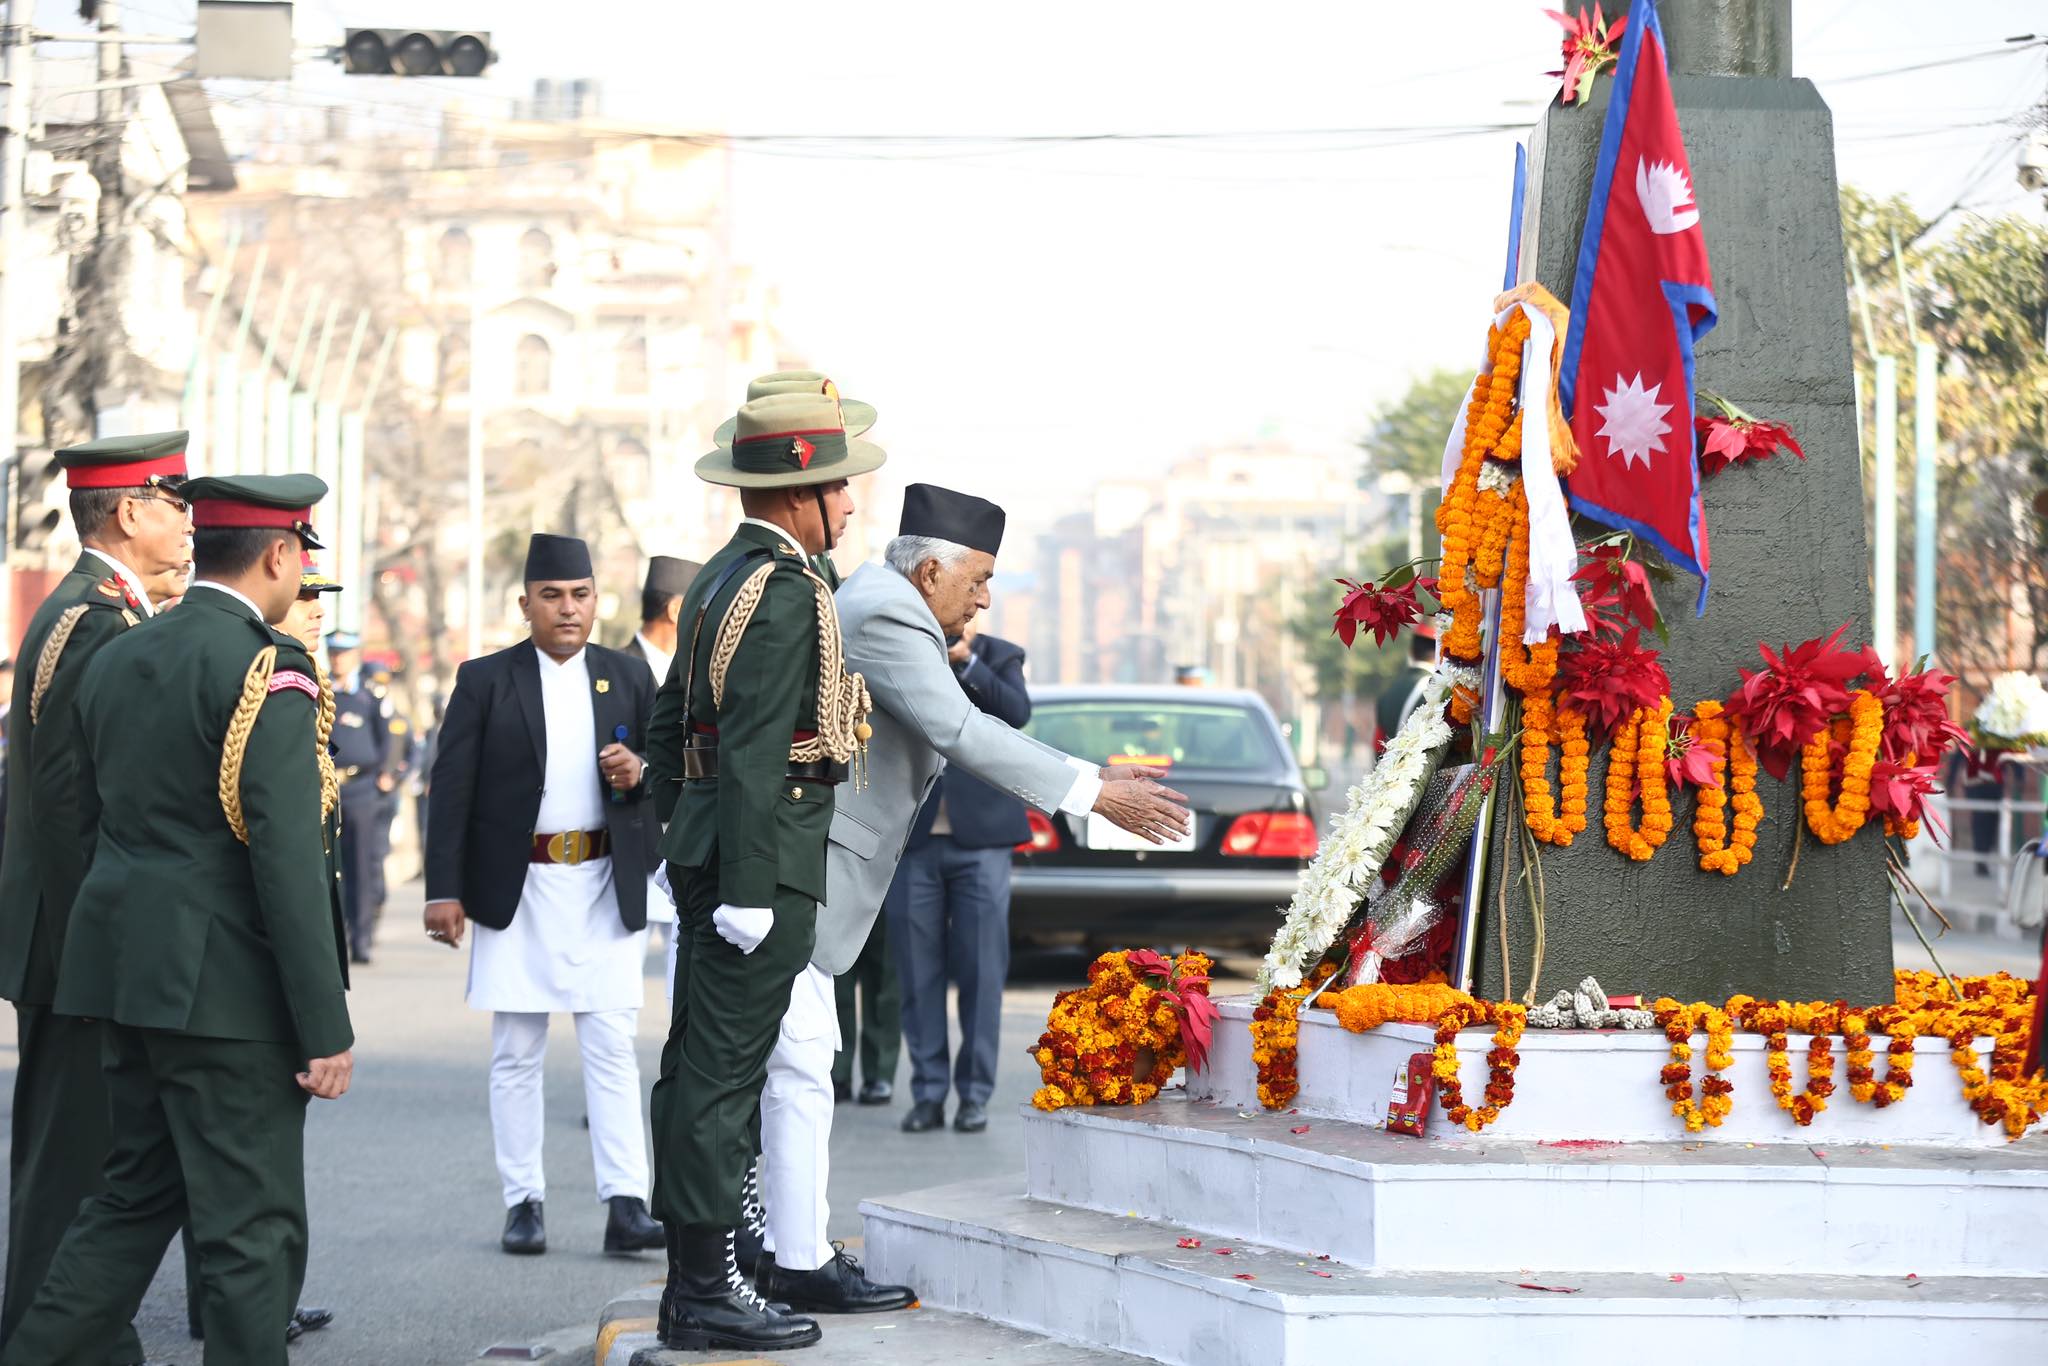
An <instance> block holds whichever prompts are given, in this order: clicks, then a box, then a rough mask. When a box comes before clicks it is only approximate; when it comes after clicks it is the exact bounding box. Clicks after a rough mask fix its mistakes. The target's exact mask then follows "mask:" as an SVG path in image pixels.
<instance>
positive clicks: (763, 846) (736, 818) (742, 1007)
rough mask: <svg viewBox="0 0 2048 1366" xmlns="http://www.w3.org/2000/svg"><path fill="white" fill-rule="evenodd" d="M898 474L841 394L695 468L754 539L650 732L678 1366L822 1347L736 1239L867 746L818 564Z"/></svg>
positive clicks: (765, 411)
mask: <svg viewBox="0 0 2048 1366" xmlns="http://www.w3.org/2000/svg"><path fill="white" fill-rule="evenodd" d="M884 459H885V456H884V454H883V452H882V450H881V448H880V447H878V446H874V445H871V444H869V443H868V442H865V441H859V440H854V439H852V438H849V437H848V436H847V434H846V420H845V418H844V417H842V415H841V409H840V404H839V401H838V398H837V396H836V395H835V394H830V393H823V392H811V393H780V394H770V395H768V396H765V397H761V398H756V399H753V400H751V401H749V402H748V403H747V404H746V405H745V406H743V407H742V408H741V409H740V412H739V416H738V418H737V420H736V422H735V428H734V432H733V435H732V443H731V445H730V446H721V447H720V448H719V449H717V450H714V451H712V452H711V453H710V454H708V455H706V456H704V457H703V458H702V459H700V460H699V461H698V462H697V473H698V476H699V477H700V478H702V479H704V480H706V481H708V482H710V483H714V484H723V485H727V486H732V487H737V488H738V489H739V490H740V501H741V506H742V508H743V509H744V510H745V513H746V518H745V520H744V521H742V522H741V523H740V525H739V527H738V528H737V529H736V530H735V531H734V532H733V537H732V539H731V540H730V541H729V542H727V543H726V545H725V547H724V548H723V549H721V550H720V551H719V552H718V553H717V554H716V555H714V556H713V557H712V558H711V560H710V561H709V562H708V563H706V564H705V566H704V569H703V571H702V572H701V573H699V574H698V576H697V579H696V582H695V583H693V584H692V585H691V588H690V592H689V593H688V595H686V597H685V599H684V604H683V612H682V616H681V621H682V623H683V625H684V630H683V633H682V636H681V638H680V639H679V640H678V642H677V647H678V648H677V654H676V658H675V662H674V664H673V665H672V666H671V668H670V670H669V676H668V680H667V681H666V682H665V683H664V684H663V685H662V689H661V692H660V693H659V694H658V696H657V697H656V699H655V706H654V716H653V721H652V724H651V725H650V726H649V728H648V749H649V753H648V756H647V757H648V765H649V768H650V770H651V780H652V782H653V784H654V791H655V794H656V798H657V812H658V813H659V814H660V815H662V816H663V817H665V818H668V817H671V811H672V819H670V823H669V826H668V830H667V833H666V835H665V836H664V837H663V841H662V855H663V857H664V858H665V859H666V860H667V862H668V876H669V880H670V883H671V885H672V886H673V888H674V890H675V893H676V909H677V938H678V941H679V943H680V946H681V948H680V952H679V954H678V962H677V969H676V982H675V999H674V1006H673V1011H674V1013H673V1016H672V1019H671V1023H670V1028H669V1038H668V1044H667V1046H666V1047H665V1048H664V1049H663V1050H662V1058H661V1078H660V1080H659V1081H657V1082H656V1083H655V1087H654V1097H653V1101H652V1105H651V1108H652V1111H653V1118H654V1200H653V1208H654V1212H655V1214H656V1215H657V1216H658V1217H659V1218H660V1219H661V1221H662V1222H663V1224H664V1225H666V1226H667V1229H668V1234H669V1237H668V1247H669V1278H668V1287H667V1291H666V1292H665V1293H664V1295H663V1296H662V1304H661V1321H660V1330H661V1336H662V1340H663V1341H664V1342H665V1343H666V1344H668V1345H669V1346H671V1347H682V1348H691V1349H698V1350H702V1349H705V1348H709V1347H721V1346H722V1347H737V1348H742V1349H752V1350H761V1351H767V1350H773V1349H776V1348H789V1347H803V1346H809V1345H810V1344H812V1343H814V1342H816V1341H817V1340H818V1338H819V1336H820V1334H819V1331H818V1327H817V1324H816V1323H815V1322H814V1321H812V1320H810V1319H808V1318H802V1317H799V1316H796V1315H791V1314H784V1313H782V1312H779V1311H778V1310H776V1309H774V1308H772V1307H770V1306H769V1305H768V1304H767V1303H766V1302H765V1301H764V1300H762V1299H761V1297H760V1296H759V1295H758V1294H756V1293H755V1292H754V1290H753V1288H752V1286H751V1285H750V1284H749V1283H748V1282H747V1280H746V1279H745V1278H744V1277H743V1276H742V1275H741V1274H740V1271H739V1268H738V1265H737V1262H736V1260H735V1250H734V1240H735V1237H736V1232H737V1230H736V1228H735V1224H736V1222H737V1219H738V1215H739V1212H740V1208H741V1191H742V1188H743V1185H744V1182H745V1180H746V1175H747V1172H748V1170H749V1168H750V1167H751V1166H752V1164H753V1161H754V1155H755V1153H756V1152H757V1151H758V1150H759V1146H758V1145H759V1137H760V1099H761V1088H762V1084H763V1081H764V1080H765V1078H766V1075H767V1067H768V1056H769V1053H770V1052H771V1051H772V1050H773V1048H774V1046H775V1040H776V1037H777V1031H778V1029H779V1028H780V1026H781V1022H782V1017H783V1015H784V1013H785V1011H786V1010H787V1009H788V1006H789V999H790V988H791V984H792V983H793V982H794V980H795V978H796V976H797V974H798V973H800V972H801V971H803V969H804V966H805V964H806V963H807V962H808V961H809V957H810V953H811V948H812V943H813V938H814V933H815V921H816V915H817V903H818V901H819V900H820V899H821V898H822V897H823V896H824V892H825V840H826V834H827V831H828V830H829V829H830V827H831V823H832V810H833V786H834V784H835V783H836V782H838V781H839V780H840V779H842V778H844V777H846V776H847V775H848V762H849V761H852V762H853V763H855V764H856V765H857V764H858V760H859V747H860V746H861V745H862V744H864V743H865V740H866V736H867V725H866V710H867V707H866V703H867V698H866V690H865V688H864V687H863V686H862V685H861V682H860V680H859V679H858V677H855V676H849V675H847V674H846V672H845V669H844V664H843V660H842V657H841V654H840V650H839V634H838V618H837V615H836V612H835V611H834V609H833V606H832V598H831V590H830V588H829V587H828V586H827V585H826V584H825V583H824V581H823V580H822V579H820V578H819V577H818V575H817V573H816V572H815V570H814V569H813V568H812V567H811V563H810V557H811V556H813V555H817V554H821V553H823V552H824V551H825V550H826V549H827V548H828V547H829V546H830V544H831V543H832V540H833V539H834V538H835V537H836V536H837V534H838V533H839V532H840V531H841V530H843V529H844V527H845V525H846V521H847V518H848V517H849V516H851V514H852V511H853V501H852V498H851V496H850V495H849V494H848V492H847V481H848V480H849V479H851V478H854V477H855V476H857V475H861V474H865V473H868V472H869V471H871V470H874V469H877V468H879V467H880V466H881V464H882V462H883V460H884Z"/></svg>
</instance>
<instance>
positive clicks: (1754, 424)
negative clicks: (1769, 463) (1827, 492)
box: [1692, 389, 1806, 476]
mask: <svg viewBox="0 0 2048 1366" xmlns="http://www.w3.org/2000/svg"><path fill="white" fill-rule="evenodd" d="M1699 397H1700V398H1702V399H1704V400H1706V402H1708V403H1711V404H1713V405H1714V407H1716V408H1718V409H1719V410H1720V412H1719V413H1718V415H1716V414H1708V413H1701V414H1700V415H1699V416H1698V417H1695V418H1694V419H1693V422H1692V425H1693V430H1694V432H1695V433H1696V434H1697V436H1698V438H1699V457H1700V474H1701V475H1702V476H1711V475H1716V474H1719V473H1720V472H1721V471H1722V470H1725V469H1727V468H1728V467H1729V466H1730V465H1740V464H1742V463H1743V462H1744V461H1747V460H1768V459H1770V458H1771V457H1772V456H1774V455H1776V454H1777V453H1778V452H1779V451H1781V450H1782V451H1790V452H1792V454H1794V455H1796V456H1798V457H1799V458H1800V459H1801V460H1804V459H1806V452H1805V451H1803V450H1801V449H1800V447H1799V439H1798V438H1797V437H1795V436H1793V435H1792V429H1791V428H1790V427H1788V426H1786V425H1785V424H1784V423H1782V422H1765V421H1763V420H1761V419H1759V418H1755V417H1751V416H1750V415H1749V414H1748V413H1745V412H1744V411H1742V409H1740V408H1738V407H1736V406H1735V405H1734V404H1732V403H1730V402H1729V401H1728V400H1727V399H1725V398H1722V397H1721V396H1720V395H1719V394H1717V393H1715V392H1714V391H1713V390H1711V389H1702V390H1700V392H1699Z"/></svg>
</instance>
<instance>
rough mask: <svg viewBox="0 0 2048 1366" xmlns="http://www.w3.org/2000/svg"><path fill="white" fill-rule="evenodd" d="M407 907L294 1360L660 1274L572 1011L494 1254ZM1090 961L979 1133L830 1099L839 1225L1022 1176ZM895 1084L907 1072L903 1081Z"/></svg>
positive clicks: (452, 1027)
mask: <svg viewBox="0 0 2048 1366" xmlns="http://www.w3.org/2000/svg"><path fill="white" fill-rule="evenodd" d="M418 914H419V887H418V884H417V883H415V884H412V885H411V886H410V887H404V888H399V889H397V896H396V897H395V899H394V901H393V903H392V905H391V908H390V911H389V913H388V914H387V916H386V919H385V927H384V934H383V941H382V943H381V944H380V945H379V949H378V959H377V962H376V964H375V965H374V966H373V967H370V968H368V969H365V970H362V971H361V972H360V973H359V975H358V976H357V979H356V987H355V991H354V994H353V997H352V999H351V1009H352V1011H353V1014H354V1017H355V1020H356V1027H357V1031H358V1033H359V1036H360V1038H359V1042H358V1045H357V1054H356V1090H355V1091H354V1092H353V1093H351V1094H350V1095H349V1096H347V1097H346V1098H344V1099H343V1100H341V1101H339V1102H336V1103H332V1104H327V1103H320V1102H316V1103H315V1104H314V1107H313V1112H312V1116H311V1119H310V1122H309V1125H308V1143H307V1146H308V1153H309V1161H310V1163H311V1168H310V1174H309V1183H308V1184H309V1199H310V1204H311V1213H312V1221H313V1250H312V1263H311V1269H310V1272H309V1275H308V1283H307V1292H306V1298H307V1301H308V1302H309V1303H318V1304H325V1305H331V1306H333V1307H334V1308H335V1309H336V1310H337V1311H338V1313H339V1316H340V1317H339V1319H338V1321H337V1323H336V1324H335V1326H334V1327H333V1328H331V1329H329V1330H327V1331H325V1332H322V1333H318V1334H315V1335H313V1336H311V1337H309V1338H307V1339H306V1340H305V1341H304V1342H303V1343H301V1345H300V1346H299V1348H298V1349H297V1350H296V1351H295V1352H294V1353H293V1358H294V1360H295V1361H296V1362H298V1363H300V1366H450V1364H452V1363H461V1362H467V1361H469V1360H471V1359H472V1358H473V1357H474V1356H475V1355H476V1354H477V1353H478V1352H479V1351H480V1350H481V1349H482V1348H484V1347H486V1346H489V1345H491V1344H494V1343H520V1342H526V1341H529V1340H531V1339H533V1338H537V1337H539V1336H541V1335H543V1334H545V1333H548V1332H550V1331H553V1330H558V1329H561V1328H564V1327H566V1326H570V1325H575V1324H579V1323H583V1324H594V1323H595V1319H596V1315H597V1313H598V1311H599V1310H600V1309H601V1308H602V1307H603V1306H604V1304H605V1303H606V1302H607V1301H608V1300H609V1299H611V1298H612V1297H613V1296H614V1295H617V1294H620V1293H624V1292H625V1291H628V1290H630V1289H631V1288H632V1287H633V1286H634V1285H636V1284H639V1283H642V1282H646V1281H651V1280H653V1279H654V1278H656V1277H657V1276H658V1275H659V1274H660V1272H661V1266H660V1263H659V1261H658V1259H657V1258H656V1257H655V1256H654V1255H652V1254H649V1255H647V1256H644V1257H642V1258H638V1259H626V1260H622V1259H618V1258H608V1257H606V1256H604V1255H603V1254H602V1251H601V1241H602V1235H603V1217H602V1211H601V1209H600V1208H599V1206H598V1205H597V1203H596V1191H595V1186H594V1183H593V1179H592V1175H591V1168H590V1157H589V1148H588V1139H587V1135H586V1134H585V1132H584V1131H583V1129H582V1128H581V1125H580V1118H581V1115H582V1113H583V1106H582V1098H581V1079H580V1073H579V1070H578V1068H577V1064H576V1053H575V1047H574V1038H573V1033H572V1031H571V1029H570V1028H569V1026H568V1022H567V1021H566V1020H557V1021H556V1027H555V1033H554V1038H553V1042H554V1047H553V1049H552V1050H551V1052H550V1055H549V1060H548V1068H547V1087H548V1134H547V1167H548V1172H549V1179H550V1193H549V1200H548V1216H549V1218H548V1224H549V1229H548V1232H549V1239H550V1243H551V1250H550V1251H549V1253H548V1254H547V1255H546V1256H545V1257H539V1258H512V1257H507V1256H505V1255H504V1254H502V1253H501V1252H500V1251H499V1250H498V1247H497V1238H498V1232H499V1229H500V1226H501V1223H502V1220H503V1209H502V1204H501V1201H500V1199H499V1194H498V1185H497V1176H496V1173H495V1170H494V1168H493V1166H492V1159H491V1136H490V1122H489V1118H488V1115H487V1113H486V1108H485V1105H486V1089H485V1078H484V1068H485V1061H486V1058H487V1057H488V1052H489V1031H488V1019H487V1017H486V1016H484V1015H482V1014H479V1013H476V1012H473V1011H470V1010H468V1009H466V1008H465V1007H464V1006H463V1004H462V985H463V974H464V969H465V965H466V962H467V953H466V951H465V952H464V953H461V954H456V953H450V952H448V951H447V950H446V949H443V948H441V947H439V946H437V945H433V944H430V943H428V942H427V941H426V939H425V938H424V937H423V936H422V935H421V934H420V932H419V930H418V928H417V927H418V924H419V921H418ZM1943 952H1944V955H1945V957H1946V959H1947V961H1948V963H1949V966H1950V968H1951V969H1952V970H1954V971H1958V972H1979V971H1987V970H1991V969H1993V968H1997V967H2007V968H2011V969H2013V970H2016V971H2028V972H2030V971H2031V970H2032V968H2031V966H2030V965H2029V957H2030V950H2029V949H2028V948H2027V947H2025V946H2022V945H2020V944H2019V943H2017V942H2016V941H2013V940H1993V939H1983V938H1974V937H1973V938H1967V939H1966V938H1962V937H1955V936H1952V937H1951V939H1950V940H1949V941H1948V943H1947V944H1946V945H1944V947H1943ZM1922 957H1924V955H1922V954H1921V953H1920V950H1919V949H1918V947H1917V946H1915V945H1912V944H1911V941H1910V939H1908V940H1906V941H1904V942H1902V944H1901V946H1900V951H1899V961H1900V962H1901V963H1902V964H1905V963H1918V962H1919V961H1920V959H1921V958H1922ZM2038 961H2039V960H2038V958H2034V959H2032V962H2033V963H2035V964H2038ZM1084 962H1085V960H1084V959H1083V958H1082V956H1080V955H1079V954H1068V955H1043V956H1039V957H1037V958H1035V959H1034V960H1033V961H1032V962H1031V963H1029V964H1026V965H1024V971H1023V972H1022V973H1021V974H1020V976H1022V977H1025V978H1028V979H1030V980H1021V981H1017V982H1013V983H1012V986H1011V989H1010V990H1009V991H1008V992H1006V993H1005V996H1004V1019H1003V1025H1004V1040H1003V1054H1002V1059H1003V1062H1002V1072H1001V1084H1000V1086H999V1089H998V1092H997V1095H996V1101H995V1104H994V1105H993V1106H992V1107H991V1108H992V1113H993V1115H994V1119H993V1121H992V1123H991V1125H990V1128H989V1130H988V1132H987V1133H985V1134H981V1135H977V1136H967V1135H961V1134H955V1133H953V1132H951V1131H950V1130H946V1131H941V1132H939V1133H935V1134H928V1135H920V1136H915V1137H913V1136H910V1135H906V1134H902V1133H900V1132H899V1131H898V1129H897V1127H896V1126H897V1122H898V1121H899V1119H900V1118H901V1116H902V1111H903V1104H902V1102H900V1101H899V1103H897V1104H895V1105H890V1106H886V1107H875V1108H872V1109H866V1108H861V1107H858V1106H845V1107H842V1108H841V1109H840V1111H839V1114H838V1121H837V1125H836V1130H835V1133H834V1141H833V1145H832V1147H833V1158H834V1164H835V1165H834V1168H833V1172H832V1180H831V1193H832V1201H833V1217H832V1231H833V1235H834V1236H835V1237H841V1238H846V1239H848V1240H849V1241H853V1240H857V1238H858V1235H859V1233H860V1220H859V1216H858V1214H857V1213H856V1205H857V1203H858V1201H859V1200H860V1198H862V1197H864V1196H867V1195H883V1194H892V1193H896V1192H900V1191H905V1190H912V1189H916V1188H919V1187H923V1186H928V1185H934V1184H938V1183H942V1182H947V1181H955V1180H963V1179H966V1178H968V1177H971V1176H982V1175H987V1174H989V1173H992V1172H1002V1171H1020V1170H1021V1169H1022V1165H1023V1146H1022V1138H1021V1133H1020V1126H1019V1124H1018V1122H1017V1120H1016V1118H1015V1115H1014V1110H1015V1107H1016V1106H1017V1105H1018V1104H1019V1103H1021V1102H1022V1101H1024V1100H1025V1099H1026V1098H1027V1097H1028V1096H1029V1093H1030V1090H1031V1088H1032V1086H1033V1084H1034V1083H1035V1076H1034V1075H1033V1074H1032V1073H1031V1072H1029V1071H1027V1069H1026V1066H1025V1065H1024V1059H1023V1052H1022V1050H1023V1048H1024V1047H1025V1045H1026V1043H1027V1042H1028V1041H1029V1040H1031V1039H1033V1038H1035V1037H1036V1035H1037V1033H1038V1031H1039V1030H1040V1029H1041V1028H1042V1027H1043V1024H1044V1020H1045V1011H1046V1007H1047V1005H1048V1003H1049V1001H1050V998H1051V995H1052V993H1053V991H1054V990H1056V989H1057V988H1058V987H1060V986H1064V985H1070V984H1072V983H1074V982H1076V981H1078V980H1079V978H1080V975H1081V969H1082V967H1083V966H1084ZM1231 966H1238V967H1248V966H1249V964H1248V963H1246V964H1232V965H1231ZM1219 985H1222V984H1220V983H1219ZM647 1003H648V1007H649V1008H648V1009H646V1010H644V1011H643V1012H642V1014H641V1021H640V1056H641V1066H642V1069H643V1074H644V1077H645V1079H646V1080H647V1081H649V1082H651V1081H652V1078H653V1074H654V1067H655V1061H656V1056H657V1053H658V1052H659V1048H660V1038H661V1033H662V1031H663V1029H664V1027H665V1019H666V1016H665V1014H664V1013H663V1011H662V1009H661V1004H662V992H661V985H660V983H659V981H658V980H657V979H656V977H655V976H654V960H652V959H650V967H649V975H648V978H647ZM13 1035H14V1024H13V1015H12V1012H0V1065H4V1070H5V1074H6V1075H4V1076H0V1097H5V1098H6V1099H7V1101H8V1102H10V1103H11V1098H12V1095H13V1082H12V1076H11V1073H12V1062H13V1057H12V1054H13V1047H14V1036H13ZM897 1084H898V1087H899V1090H900V1089H901V1088H903V1087H904V1086H905V1085H906V1082H905V1079H904V1077H903V1076H901V1075H899V1077H898V1082H897ZM0 1132H4V1131H0ZM0 1179H4V1178H0ZM184 1314H185V1304H184V1290H183V1281H182V1273H181V1272H180V1270H179V1268H178V1252H177V1248H176V1246H175V1244H174V1245H173V1247H172V1249H171V1252H170V1261H169V1264H168V1265H167V1266H166V1268H165V1269H164V1271H163V1272H162V1273H160V1274H159V1276H158V1277H157V1281H156V1284H155V1285H154V1286H153V1287H152V1289H151V1291H150V1294H149V1297H148V1299H147V1300H146V1301H145V1303H144V1305H143V1309H142V1314H141V1322H142V1326H143V1331H144V1341H145V1344H146V1346H147V1347H148V1348H149V1350H150V1352H151V1354H152V1356H154V1357H157V1358H161V1359H167V1360H170V1361H174V1362H176V1361H183V1362H186V1363H191V1362H194V1361H196V1360H197V1359H198V1355H199V1354H198V1352H197V1351H196V1350H195V1344H192V1343H190V1342H188V1341H187V1340H186V1338H185V1335H184Z"/></svg>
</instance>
